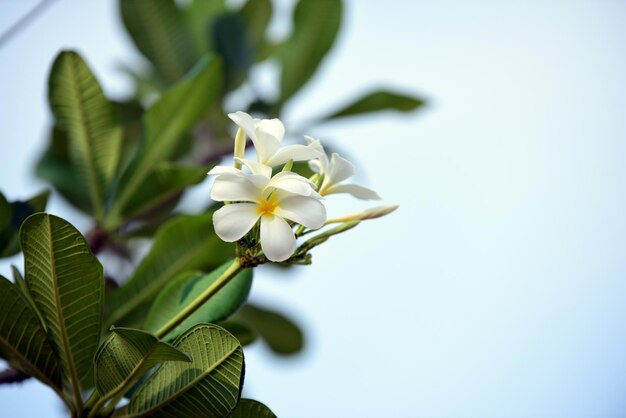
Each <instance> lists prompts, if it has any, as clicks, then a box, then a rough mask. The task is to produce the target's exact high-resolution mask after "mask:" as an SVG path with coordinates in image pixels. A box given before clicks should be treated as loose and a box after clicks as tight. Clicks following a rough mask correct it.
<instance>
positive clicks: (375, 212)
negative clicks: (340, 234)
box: [326, 205, 398, 225]
mask: <svg viewBox="0 0 626 418" xmlns="http://www.w3.org/2000/svg"><path fill="white" fill-rule="evenodd" d="M396 209H398V205H384V206H376V207H374V208H370V209H366V210H364V211H362V212H357V213H352V214H350V215H346V216H342V217H341V218H335V219H330V220H328V221H326V225H328V224H336V223H342V222H351V221H365V220H367V219H375V218H380V217H382V216H385V215H388V214H390V213H391V212H393V211H394V210H396Z"/></svg>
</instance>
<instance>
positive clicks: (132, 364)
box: [94, 328, 191, 397]
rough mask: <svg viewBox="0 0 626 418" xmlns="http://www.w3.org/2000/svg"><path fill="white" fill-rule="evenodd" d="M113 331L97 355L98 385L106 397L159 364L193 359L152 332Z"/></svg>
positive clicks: (131, 383) (116, 329)
mask: <svg viewBox="0 0 626 418" xmlns="http://www.w3.org/2000/svg"><path fill="white" fill-rule="evenodd" d="M112 331H113V332H111V333H110V334H109V336H108V337H107V339H106V340H104V342H103V343H102V344H101V345H100V348H98V351H97V352H96V355H95V358H94V363H95V377H96V388H97V389H98V392H100V394H102V395H103V397H108V396H111V395H113V394H116V393H120V392H121V391H123V390H124V389H128V388H129V387H130V386H132V385H133V383H134V382H136V381H137V380H138V379H139V378H140V377H141V376H142V375H144V374H145V373H146V372H147V371H148V370H150V369H151V368H153V367H154V366H156V365H157V364H159V363H163V362H166V361H184V362H190V361H191V358H190V357H189V356H188V355H187V354H185V353H183V352H182V351H180V350H178V349H177V348H175V347H173V346H172V345H170V344H168V343H165V342H163V341H159V339H158V338H157V337H155V336H154V335H152V334H150V333H148V332H145V331H141V330H138V329H132V328H115V329H113V330H112Z"/></svg>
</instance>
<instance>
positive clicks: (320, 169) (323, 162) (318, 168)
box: [304, 135, 329, 174]
mask: <svg viewBox="0 0 626 418" xmlns="http://www.w3.org/2000/svg"><path fill="white" fill-rule="evenodd" d="M304 139H305V140H306V143H307V144H308V146H310V147H311V148H313V149H316V150H318V151H319V152H320V156H319V157H317V159H316V160H311V161H309V167H310V168H311V170H313V171H314V172H316V173H320V174H324V173H326V171H327V170H328V164H329V162H328V156H327V155H326V151H325V150H324V147H323V146H322V143H321V142H320V140H319V139H315V138H313V137H310V136H308V135H304ZM314 167H315V168H314Z"/></svg>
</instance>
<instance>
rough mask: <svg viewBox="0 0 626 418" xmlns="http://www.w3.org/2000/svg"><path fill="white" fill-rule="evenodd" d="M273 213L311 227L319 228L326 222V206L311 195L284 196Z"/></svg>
mask: <svg viewBox="0 0 626 418" xmlns="http://www.w3.org/2000/svg"><path fill="white" fill-rule="evenodd" d="M275 213H276V215H278V216H281V217H283V218H286V219H289V220H290V221H294V222H296V223H299V224H300V225H304V226H306V227H307V228H311V229H318V228H321V227H322V225H324V222H326V208H325V207H324V205H323V204H322V202H320V201H319V200H317V199H314V198H311V197H304V196H289V197H286V198H284V199H282V200H281V201H280V202H279V204H278V208H276V211H275Z"/></svg>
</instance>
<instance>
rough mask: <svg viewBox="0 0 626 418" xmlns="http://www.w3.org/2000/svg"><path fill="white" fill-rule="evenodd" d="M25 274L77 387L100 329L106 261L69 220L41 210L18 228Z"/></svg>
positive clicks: (51, 337) (59, 353) (33, 297)
mask: <svg viewBox="0 0 626 418" xmlns="http://www.w3.org/2000/svg"><path fill="white" fill-rule="evenodd" d="M20 242H21V245H22V250H23V251H24V266H25V279H26V284H27V286H28V290H29V291H30V295H31V297H32V299H33V302H34V303H35V305H36V307H37V309H38V310H39V312H40V313H41V315H42V317H43V319H44V321H45V324H46V329H47V330H48V334H49V336H50V339H51V341H52V344H53V346H54V349H55V351H56V352H57V353H58V355H59V358H60V359H61V365H62V367H63V370H64V371H65V373H66V375H67V376H68V377H69V379H70V382H71V384H72V386H73V387H74V388H78V387H79V379H80V380H83V379H84V378H85V377H87V376H89V374H90V372H91V366H92V359H93V355H94V353H95V351H96V349H97V348H98V342H99V338H100V330H101V319H102V318H101V316H102V298H103V293H104V280H103V277H102V266H101V265H100V263H99V262H98V259H97V258H96V257H94V255H93V254H91V252H90V251H89V248H88V246H87V243H86V242H85V239H84V238H83V236H82V235H81V234H80V233H79V232H78V231H77V230H76V229H75V228H74V227H73V226H72V225H70V224H69V223H68V222H67V221H65V220H63V219H61V218H58V217H56V216H53V215H48V214H45V213H39V214H35V215H32V216H31V217H29V218H28V219H27V220H26V221H25V222H24V224H23V225H22V229H21V230H20Z"/></svg>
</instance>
